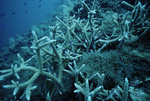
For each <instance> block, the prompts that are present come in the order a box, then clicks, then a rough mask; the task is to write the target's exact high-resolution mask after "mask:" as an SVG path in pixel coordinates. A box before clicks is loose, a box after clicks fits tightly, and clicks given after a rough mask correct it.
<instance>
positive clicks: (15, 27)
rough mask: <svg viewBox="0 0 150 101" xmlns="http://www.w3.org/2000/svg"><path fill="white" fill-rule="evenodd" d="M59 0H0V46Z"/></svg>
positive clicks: (52, 8) (25, 28) (20, 32)
mask: <svg viewBox="0 0 150 101" xmlns="http://www.w3.org/2000/svg"><path fill="white" fill-rule="evenodd" d="M58 2H59V0H0V48H1V47H2V46H3V45H7V44H8V40H9V38H10V37H15V36H16V35H17V34H23V33H25V32H27V31H28V30H29V29H30V28H31V27H32V26H33V25H36V24H38V23H39V22H40V21H42V20H43V19H44V18H45V17H46V16H47V15H49V14H52V13H53V11H54V8H55V7H56V3H58Z"/></svg>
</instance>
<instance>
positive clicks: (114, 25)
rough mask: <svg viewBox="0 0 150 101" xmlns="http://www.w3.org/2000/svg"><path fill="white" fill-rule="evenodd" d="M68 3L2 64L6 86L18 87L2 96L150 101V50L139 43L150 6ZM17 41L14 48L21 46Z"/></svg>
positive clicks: (149, 24)
mask: <svg viewBox="0 0 150 101" xmlns="http://www.w3.org/2000/svg"><path fill="white" fill-rule="evenodd" d="M62 2H63V1H62ZM65 4H66V5H63V6H62V8H61V9H62V11H60V13H59V14H56V17H55V18H53V19H55V22H54V23H55V24H54V23H53V24H51V23H50V22H51V21H47V23H46V22H43V23H41V24H40V25H39V26H37V27H36V26H34V27H33V28H32V31H31V33H32V36H31V33H30V35H28V37H27V38H28V40H30V41H31V43H32V45H31V46H29V45H27V46H22V47H21V50H22V52H19V51H17V50H16V51H14V53H16V54H15V55H17V57H18V60H17V58H13V59H16V60H13V61H15V62H14V63H11V67H10V68H9V69H4V70H2V69H1V70H0V72H1V76H0V80H1V82H3V84H4V85H3V88H6V89H13V95H12V96H11V97H8V96H6V97H5V98H3V99H5V100H8V99H9V100H14V101H15V100H16V101H17V100H19V99H22V100H31V101H40V100H39V99H41V101H43V100H46V101H51V100H52V101H63V100H64V101H69V100H70V101H149V100H150V95H149V94H150V92H146V91H145V90H144V87H143V85H148V82H149V80H150V79H149V75H148V73H149V71H150V69H147V71H146V68H149V67H146V64H147V66H149V65H148V64H149V63H150V61H149V58H150V54H149V53H148V50H147V53H146V52H140V49H139V50H138V49H137V48H135V47H140V45H139V46H138V45H137V43H138V41H139V40H142V37H145V36H147V32H148V31H149V29H150V18H148V15H147V12H148V10H149V9H146V6H145V5H143V4H142V3H141V2H136V3H135V5H132V4H129V3H128V2H126V1H120V0H114V1H111V0H91V1H89V0H83V1H82V0H72V1H71V0H67V1H66V3H65ZM24 5H26V3H25V4H24ZM125 8H128V9H125ZM20 38H21V36H20ZM16 40H17V39H16ZM18 40H19V39H18ZM22 41H23V40H22ZM12 42H13V43H14V44H11V45H12V47H10V49H11V50H12V52H13V49H15V48H16V47H17V46H16V45H15V44H16V43H15V40H14V39H11V43H12ZM16 42H17V41H16ZM135 44H136V46H134V45H135ZM23 45H25V44H23ZM142 45H143V47H144V44H142ZM145 47H146V46H145ZM134 48H135V49H134ZM15 55H14V56H15ZM137 61H142V62H143V63H142V65H141V64H140V63H138V62H137ZM144 64H145V65H144ZM142 66H143V67H142ZM144 66H145V67H144ZM7 68H8V67H7ZM141 68H145V69H141ZM142 70H143V72H142ZM144 70H145V71H144ZM138 73H139V74H140V73H141V74H140V75H144V76H143V77H142V76H137V75H136V74H138ZM142 73H143V74H142ZM15 77H16V78H15ZM140 77H142V78H143V79H141V78H140ZM7 79H9V80H10V81H11V83H10V81H9V80H7ZM6 81H7V82H6ZM139 86H140V87H141V88H143V89H139ZM149 89H150V88H149ZM11 93H12V92H11ZM38 94H39V95H38ZM37 96H40V97H41V98H36V97H37ZM58 96H59V97H58Z"/></svg>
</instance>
